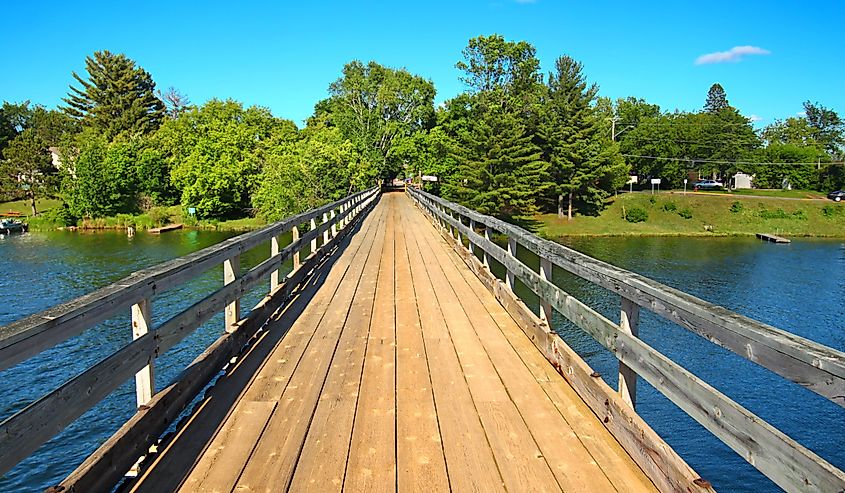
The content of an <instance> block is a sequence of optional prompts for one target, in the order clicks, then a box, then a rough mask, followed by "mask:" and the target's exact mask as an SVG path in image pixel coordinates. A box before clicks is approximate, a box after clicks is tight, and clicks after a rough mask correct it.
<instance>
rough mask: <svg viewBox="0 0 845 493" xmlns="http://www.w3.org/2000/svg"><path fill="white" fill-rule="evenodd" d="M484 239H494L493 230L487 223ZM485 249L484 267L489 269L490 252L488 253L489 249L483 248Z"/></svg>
mask: <svg viewBox="0 0 845 493" xmlns="http://www.w3.org/2000/svg"><path fill="white" fill-rule="evenodd" d="M484 239H485V240H487V241H493V230H492V229H490V226H486V225H485V226H484ZM483 251H484V255H483V261H484V267H487V268H488V269H489V268H490V254H489V253H487V250H483Z"/></svg>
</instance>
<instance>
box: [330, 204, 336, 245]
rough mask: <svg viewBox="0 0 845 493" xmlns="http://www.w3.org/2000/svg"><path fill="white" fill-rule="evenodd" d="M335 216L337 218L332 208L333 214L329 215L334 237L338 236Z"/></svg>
mask: <svg viewBox="0 0 845 493" xmlns="http://www.w3.org/2000/svg"><path fill="white" fill-rule="evenodd" d="M334 218H335V213H334V209H332V210H331V214H330V215H329V220H331V221H332V235H331V237H332V238H334V237H335V236H337V223H336V222H335V220H334Z"/></svg>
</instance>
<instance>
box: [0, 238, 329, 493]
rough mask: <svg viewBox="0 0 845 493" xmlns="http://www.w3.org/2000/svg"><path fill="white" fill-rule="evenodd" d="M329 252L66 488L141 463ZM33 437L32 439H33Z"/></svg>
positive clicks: (208, 353) (110, 481)
mask: <svg viewBox="0 0 845 493" xmlns="http://www.w3.org/2000/svg"><path fill="white" fill-rule="evenodd" d="M329 251H330V250H329V249H323V250H322V251H320V252H318V254H317V255H311V256H309V257H308V258H307V259H306V261H305V262H304V263H303V268H302V269H300V270H299V271H297V272H296V273H293V274H291V275H290V276H289V277H288V279H287V280H286V281H285V283H284V284H282V285H281V286H280V287H279V289H278V290H277V291H276V292H274V293H273V294H272V295H271V296H268V297H265V298H264V300H262V302H261V303H259V306H258V307H256V308H255V309H253V310H252V312H251V313H250V315H249V316H248V317H247V319H245V320H244V321H243V322H241V323H240V324H239V330H237V331H236V332H234V333H233V334H224V335H223V336H221V337H220V338H219V339H218V340H217V341H216V342H215V343H213V344H212V345H211V346H209V348H207V349H206V350H205V351H204V352H203V353H202V354H201V355H200V356H198V357H197V359H196V360H195V361H194V362H193V363H192V364H191V366H189V367H188V368H187V369H186V370H185V371H183V372H182V373H181V374H180V376H179V377H178V378H177V379H176V380H175V381H174V383H172V384H171V385H169V386H168V387H167V388H165V389H163V390H162V391H161V392H159V393H157V394H156V395H155V396H154V397H153V399H152V401H150V403H149V407H146V408H142V409H140V410H139V411H138V412H137V413H136V414H135V415H134V416H133V417H132V418H131V419H130V420H129V421H128V422H127V423H125V424H124V425H123V426H122V427H121V428H120V430H118V431H117V432H116V433H115V434H114V435H112V437H111V438H109V439H108V440H107V441H106V442H105V443H104V444H103V445H101V446H100V447H99V448H98V449H97V451H95V452H94V453H93V454H92V455H91V456H89V457H88V458H87V459H86V460H85V461H84V462H83V463H82V464H81V465H80V466H79V467H78V468H77V469H76V470H75V471H74V472H72V473H71V474H70V475H69V476H68V477H67V478H66V479H65V480H64V481H63V482H62V484H61V485H60V486H62V487H63V488H65V489H66V490H70V491H99V490H105V489H110V488H111V487H112V486H113V485H114V484H115V483H116V482H117V481H118V480H119V479H120V478H121V477H122V476H123V474H124V473H125V472H126V471H127V470H128V469H129V467H130V466H132V465H133V464H134V463H135V461H136V460H137V458H138V457H139V456H141V455H143V454H145V453H146V450H147V448H148V447H149V446H150V445H151V444H152V443H153V442H154V441H155V440H156V439H157V438H158V437H159V435H160V434H161V433H162V432H163V431H164V430H165V429H166V428H167V427H168V426H170V424H171V423H172V422H173V421H174V420H175V419H176V418H177V417H178V416H179V414H180V413H181V412H182V410H184V408H185V406H186V405H187V404H188V403H189V402H190V401H191V400H192V399H193V398H194V396H196V395H197V393H198V392H199V391H200V390H201V389H202V388H203V387H204V386H205V385H206V384H207V383H208V382H209V380H210V379H211V378H212V377H214V376H215V375H217V374H218V373H219V371H220V368H222V367H223V365H224V364H226V363H227V362H229V361H230V359H231V358H232V356H233V355H234V354H237V352H238V351H240V349H241V348H242V347H243V346H244V344H245V343H246V342H247V341H248V340H249V339H250V338H251V337H252V335H253V334H254V333H255V331H256V330H257V329H258V328H259V327H261V325H262V324H263V323H264V321H265V320H266V319H267V317H269V316H270V314H271V313H272V312H273V311H274V310H275V309H276V307H278V305H279V303H280V300H285V299H287V298H288V297H289V296H290V294H291V293H292V292H293V290H294V289H295V288H296V287H297V286H299V285H300V283H301V282H302V281H303V280H304V279H306V274H308V273H309V272H312V271H313V270H314V269H315V268H316V267H317V266H318V265H320V263H321V262H322V260H323V258H324V257H325V255H326V254H327V253H328V252H329ZM245 277H246V276H245ZM241 279H244V278H241ZM221 306H222V305H221ZM150 339H152V338H150V337H148V336H146V338H142V339H139V341H142V340H144V341H146V340H150ZM133 344H134V343H133ZM115 358H116V359H117V360H120V358H121V356H119V355H116V356H115ZM108 372H109V370H108V369H106V370H105V372H104V373H108ZM110 376H111V377H112V379H111V380H109V381H111V382H112V383H114V384H115V385H119V384H120V382H116V383H115V381H114V379H116V378H117V375H115V374H112V375H110ZM67 394H68V395H80V394H82V395H84V394H85V392H80V391H77V390H73V389H70V390H69V391H68V392H67ZM94 399H96V397H95V398H94ZM54 414H55V413H54ZM36 421H37V417H36ZM29 438H30V439H32V437H29ZM0 449H4V447H0ZM166 476H167V477H169V478H171V479H172V478H173V477H174V476H175V475H172V474H168V475H166ZM177 484H178V483H177Z"/></svg>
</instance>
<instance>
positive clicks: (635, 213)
mask: <svg viewBox="0 0 845 493" xmlns="http://www.w3.org/2000/svg"><path fill="white" fill-rule="evenodd" d="M625 220H626V221H628V222H629V223H641V222H644V221H646V220H648V212H646V210H645V209H641V208H639V207H632V208H630V209H628V210H627V211H625Z"/></svg>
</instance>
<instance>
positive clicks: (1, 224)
mask: <svg viewBox="0 0 845 493" xmlns="http://www.w3.org/2000/svg"><path fill="white" fill-rule="evenodd" d="M27 229H28V226H27V224H26V223H24V222H21V221H18V220H17V219H8V218H7V219H0V234H3V235H11V234H15V233H25V232H26V231H27Z"/></svg>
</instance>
